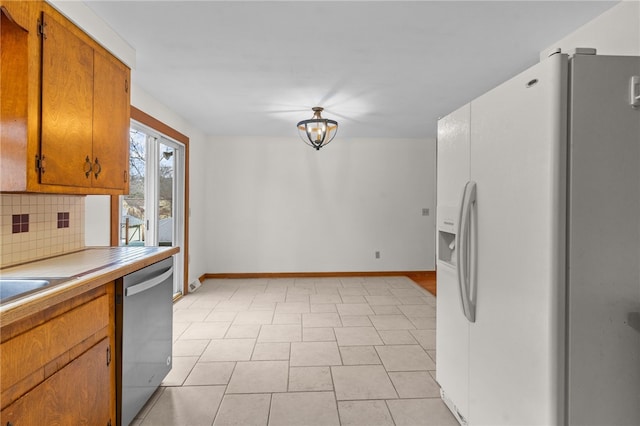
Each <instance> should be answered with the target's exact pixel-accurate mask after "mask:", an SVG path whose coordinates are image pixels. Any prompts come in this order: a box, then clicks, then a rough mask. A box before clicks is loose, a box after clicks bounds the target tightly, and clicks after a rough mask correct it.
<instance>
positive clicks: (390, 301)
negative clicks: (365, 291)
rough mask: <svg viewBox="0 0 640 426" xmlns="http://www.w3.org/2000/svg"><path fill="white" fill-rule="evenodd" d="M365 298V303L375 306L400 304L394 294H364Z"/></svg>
mask: <svg viewBox="0 0 640 426" xmlns="http://www.w3.org/2000/svg"><path fill="white" fill-rule="evenodd" d="M364 298H365V299H367V303H368V304H369V305H370V306H372V307H373V306H376V305H400V304H401V303H400V301H399V300H398V299H396V298H395V296H391V295H389V296H365V297H364Z"/></svg>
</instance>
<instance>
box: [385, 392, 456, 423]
mask: <svg viewBox="0 0 640 426" xmlns="http://www.w3.org/2000/svg"><path fill="white" fill-rule="evenodd" d="M387 405H388V406H389V410H390V411H391V415H392V416H393V420H394V421H395V423H396V425H397V426H416V425H421V426H422V425H424V426H436V425H437V426H458V422H457V421H456V419H455V418H454V417H453V414H451V412H450V411H449V410H448V409H447V406H446V405H444V402H442V400H441V399H440V398H430V399H399V400H395V401H387Z"/></svg>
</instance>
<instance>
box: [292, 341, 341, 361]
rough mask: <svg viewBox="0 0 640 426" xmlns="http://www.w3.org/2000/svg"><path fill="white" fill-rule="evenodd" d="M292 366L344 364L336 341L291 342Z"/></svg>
mask: <svg viewBox="0 0 640 426" xmlns="http://www.w3.org/2000/svg"><path fill="white" fill-rule="evenodd" d="M289 363H290V365H291V366H292V367H313V366H328V365H342V361H341V359H340V352H339V351H338V345H336V343H335V342H300V343H292V344H291V359H290V360H289Z"/></svg>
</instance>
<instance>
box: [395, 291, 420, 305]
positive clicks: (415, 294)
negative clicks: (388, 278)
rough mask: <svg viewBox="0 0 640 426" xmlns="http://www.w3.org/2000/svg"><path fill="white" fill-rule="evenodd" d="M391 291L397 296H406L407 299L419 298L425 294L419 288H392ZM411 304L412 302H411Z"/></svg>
mask: <svg viewBox="0 0 640 426" xmlns="http://www.w3.org/2000/svg"><path fill="white" fill-rule="evenodd" d="M390 291H391V293H392V294H393V295H394V296H396V297H397V298H399V299H400V298H406V299H418V298H420V297H422V296H424V293H423V292H422V291H420V290H418V289H417V288H410V289H391V290H390ZM409 304H410V305H411V304H412V303H409Z"/></svg>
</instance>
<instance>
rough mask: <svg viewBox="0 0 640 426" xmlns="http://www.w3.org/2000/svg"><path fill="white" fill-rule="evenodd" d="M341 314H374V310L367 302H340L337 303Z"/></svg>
mask: <svg viewBox="0 0 640 426" xmlns="http://www.w3.org/2000/svg"><path fill="white" fill-rule="evenodd" d="M336 308H337V309H338V313H339V314H340V315H373V314H374V312H373V311H372V310H371V307H370V306H369V304H367V303H338V304H336Z"/></svg>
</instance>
